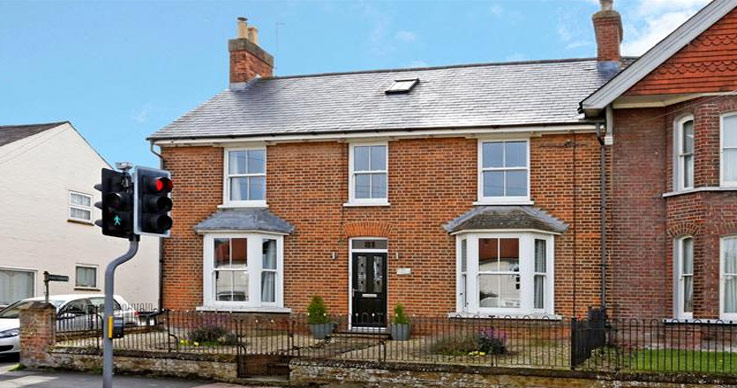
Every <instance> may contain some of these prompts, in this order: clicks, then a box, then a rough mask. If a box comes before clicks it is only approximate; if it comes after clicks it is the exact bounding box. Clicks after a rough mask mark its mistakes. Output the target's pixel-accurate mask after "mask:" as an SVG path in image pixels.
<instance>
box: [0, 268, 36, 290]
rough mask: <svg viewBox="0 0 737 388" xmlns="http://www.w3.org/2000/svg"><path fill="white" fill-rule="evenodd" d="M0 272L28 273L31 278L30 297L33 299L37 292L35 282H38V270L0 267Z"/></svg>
mask: <svg viewBox="0 0 737 388" xmlns="http://www.w3.org/2000/svg"><path fill="white" fill-rule="evenodd" d="M0 271H15V272H27V273H30V274H31V276H33V282H32V283H33V295H31V297H35V296H36V295H38V294H37V291H38V286H37V284H36V282H37V281H38V270H37V269H35V268H26V267H4V266H0Z"/></svg>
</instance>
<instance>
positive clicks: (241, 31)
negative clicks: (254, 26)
mask: <svg viewBox="0 0 737 388" xmlns="http://www.w3.org/2000/svg"><path fill="white" fill-rule="evenodd" d="M247 20H248V19H246V18H244V17H243V16H241V17H239V18H238V23H237V31H238V33H237V38H238V39H246V38H248V23H247V22H246V21H247Z"/></svg>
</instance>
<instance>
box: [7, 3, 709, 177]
mask: <svg viewBox="0 0 737 388" xmlns="http://www.w3.org/2000/svg"><path fill="white" fill-rule="evenodd" d="M708 2H709V0H615V8H616V9H617V10H618V11H620V13H621V14H622V19H623V24H624V42H623V45H622V50H623V53H624V54H625V55H641V54H643V53H644V52H645V51H647V50H648V49H649V48H650V47H652V46H653V45H654V44H655V43H657V42H658V41H660V40H661V39H662V38H664V37H665V36H666V35H667V34H669V33H670V32H672V31H673V30H674V29H675V28H676V27H678V25H680V24H681V23H683V22H684V21H685V20H687V19H688V18H689V17H690V16H692V15H693V14H694V13H696V11H698V10H699V9H700V8H701V7H703V6H704V5H706V4H707V3H708ZM598 9H599V2H598V0H489V1H450V0H447V1H429V0H428V1H407V0H401V1H400V0H396V1H368V0H364V1H347V0H344V1H197V2H195V1H156V2H148V1H125V2H123V1H119V2H118V1H94V2H93V1H6V0H0V125H10V124H32V123H44V122H54V121H67V120H68V121H70V122H71V123H72V124H73V125H74V127H75V128H76V129H77V130H78V131H79V132H80V133H81V134H82V135H83V136H84V137H85V138H86V139H87V140H88V141H89V142H90V144H92V146H93V147H95V149H96V150H97V151H98V152H100V154H102V155H103V157H105V159H106V160H107V161H108V162H109V163H111V164H112V163H114V162H119V161H129V162H133V163H135V164H139V165H145V166H152V167H157V166H158V159H157V158H156V157H155V156H153V154H151V153H150V152H149V143H148V142H147V141H146V137H147V136H148V135H150V134H152V133H153V132H155V131H156V130H158V129H160V128H162V127H163V126H165V125H166V124H168V123H170V122H171V121H173V120H175V119H176V118H178V117H179V116H181V115H182V114H184V113H186V112H187V111H189V110H191V109H193V108H195V107H197V106H198V105H199V104H201V103H203V102H205V101H206V100H207V99H209V98H210V97H212V96H213V95H215V94H217V93H218V92H220V91H222V90H224V89H226V88H227V87H228V50H227V40H228V39H231V38H233V37H235V33H236V17H238V16H245V17H247V18H248V20H249V24H250V25H255V26H256V27H258V28H259V35H260V45H261V47H262V48H264V49H265V50H266V51H268V52H269V53H271V54H272V55H274V57H275V63H276V69H275V74H276V75H294V74H313V73H324V72H342V71H355V70H372V69H383V68H405V67H425V66H442V65H452V64H466V63H485V62H502V61H524V60H537V59H557V58H582V57H593V56H595V55H596V46H595V43H594V42H595V40H594V32H593V27H592V25H591V15H592V14H593V13H594V12H595V11H596V10H598Z"/></svg>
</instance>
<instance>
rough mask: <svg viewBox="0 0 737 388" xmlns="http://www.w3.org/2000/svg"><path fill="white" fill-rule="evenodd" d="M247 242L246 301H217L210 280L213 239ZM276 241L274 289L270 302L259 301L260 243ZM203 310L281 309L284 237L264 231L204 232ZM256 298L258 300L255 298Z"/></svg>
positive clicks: (212, 262) (211, 274) (261, 244)
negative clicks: (244, 240) (272, 298)
mask: <svg viewBox="0 0 737 388" xmlns="http://www.w3.org/2000/svg"><path fill="white" fill-rule="evenodd" d="M219 238H228V239H234V238H236V239H238V238H244V239H247V242H246V254H247V264H246V268H245V272H246V273H247V274H248V300H247V301H242V302H238V301H218V300H217V298H216V295H215V281H214V273H215V268H214V267H215V266H214V259H215V257H214V249H215V239H219ZM264 240H276V290H275V298H274V299H275V301H274V302H262V301H261V273H262V267H263V256H262V255H263V242H264ZM203 249H204V252H203V277H202V278H203V308H204V309H210V308H215V309H234V310H237V309H255V310H258V309H264V310H268V309H274V308H283V307H284V236H283V235H281V234H275V233H265V232H244V233H235V232H233V233H226V232H223V233H207V234H205V236H204V241H203ZM256 295H258V298H256V297H255V296H256Z"/></svg>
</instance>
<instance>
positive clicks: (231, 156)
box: [223, 148, 266, 207]
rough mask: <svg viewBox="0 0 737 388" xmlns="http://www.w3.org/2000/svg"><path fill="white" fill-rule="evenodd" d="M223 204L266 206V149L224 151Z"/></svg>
mask: <svg viewBox="0 0 737 388" xmlns="http://www.w3.org/2000/svg"><path fill="white" fill-rule="evenodd" d="M224 188H225V189H224V190H223V191H224V193H223V196H224V198H223V203H224V204H228V205H233V206H256V207H262V206H266V149H264V148H248V149H226V150H225V182H224Z"/></svg>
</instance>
